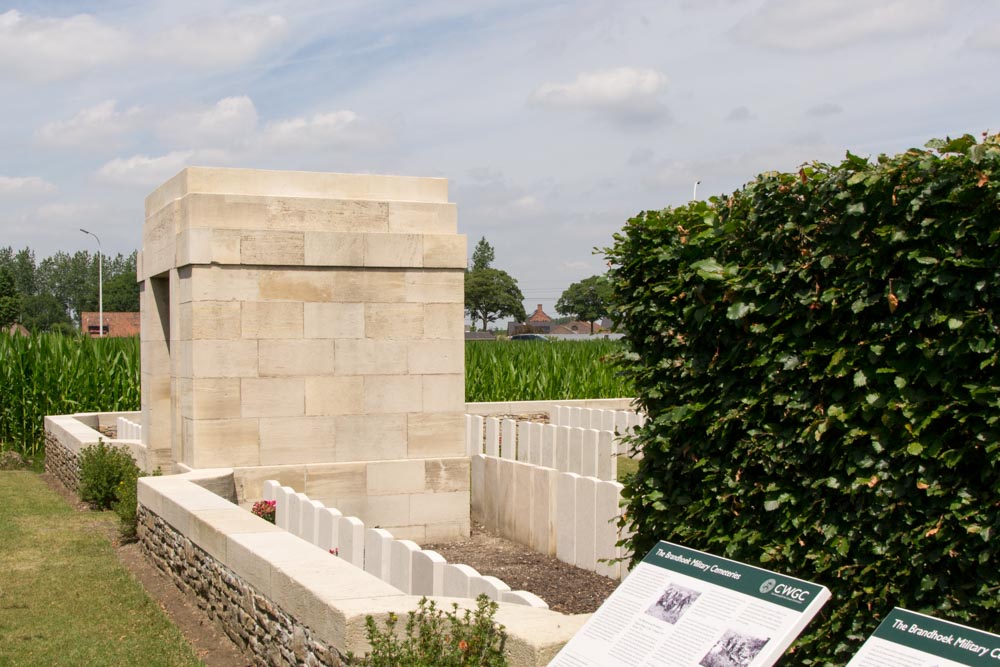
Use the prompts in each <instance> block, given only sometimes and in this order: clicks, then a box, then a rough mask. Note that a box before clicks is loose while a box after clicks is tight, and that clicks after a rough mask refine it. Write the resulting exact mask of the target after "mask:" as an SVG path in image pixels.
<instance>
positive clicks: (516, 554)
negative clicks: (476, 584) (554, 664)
mask: <svg viewBox="0 0 1000 667" xmlns="http://www.w3.org/2000/svg"><path fill="white" fill-rule="evenodd" d="M421 546H422V548H424V549H433V550H434V551H437V552H438V553H439V554H441V555H442V556H444V557H445V558H446V559H447V560H448V562H449V563H464V564H465V565H469V566H471V567H474V568H475V569H476V570H477V571H478V572H479V573H480V574H485V575H490V576H494V577H497V578H498V579H500V580H502V581H503V582H504V583H506V584H507V585H508V586H510V587H511V589H513V590H525V591H530V592H532V593H534V594H535V595H537V596H538V597H540V598H542V599H543V600H545V601H546V602H547V603H548V604H549V608H550V609H553V610H555V611H559V612H562V613H564V614H586V613H592V612H594V611H596V610H597V608H598V607H600V606H601V603H602V602H604V600H606V599H607V598H608V596H609V595H611V593H612V592H614V590H615V588H617V587H618V583H619V582H617V581H614V580H613V579H609V578H607V577H602V576H601V575H599V574H596V573H594V572H590V571H588V570H581V569H580V568H578V567H574V566H573V565H568V564H566V563H564V562H562V561H560V560H557V559H555V558H553V557H551V556H543V555H542V554H539V553H536V552H534V551H532V550H531V549H529V548H527V547H524V546H521V545H520V544H517V543H515V542H511V541H510V540H506V539H504V538H502V537H498V536H496V535H491V534H490V533H487V532H486V530H485V529H484V528H483V527H482V526H481V525H478V524H475V523H473V524H472V536H471V537H470V538H469V539H468V540H461V541H458V542H448V543H442V544H424V545H421Z"/></svg>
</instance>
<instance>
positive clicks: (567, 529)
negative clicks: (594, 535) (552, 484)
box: [555, 472, 580, 565]
mask: <svg viewBox="0 0 1000 667" xmlns="http://www.w3.org/2000/svg"><path fill="white" fill-rule="evenodd" d="M578 479H580V476H579V475H577V474H576V473H572V472H564V473H561V474H560V475H559V476H558V478H557V482H556V485H557V486H556V489H557V490H556V522H555V523H556V558H558V559H559V560H561V561H562V562H564V563H569V564H571V565H575V564H576V481H577V480H578Z"/></svg>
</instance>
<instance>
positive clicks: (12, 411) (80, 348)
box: [0, 334, 633, 457]
mask: <svg viewBox="0 0 1000 667" xmlns="http://www.w3.org/2000/svg"><path fill="white" fill-rule="evenodd" d="M621 346H622V343H620V342H618V341H609V340H597V341H553V342H550V343H532V342H527V343H521V342H508V341H475V342H470V343H466V345H465V397H466V400H467V401H470V402H471V401H477V402H478V401H537V400H554V399H571V398H622V397H627V396H631V395H632V394H633V391H632V388H631V386H630V385H629V383H628V382H626V381H625V380H624V379H623V378H622V376H621V373H620V372H619V370H618V368H617V367H616V366H615V365H614V364H613V363H611V361H610V357H611V355H612V354H613V353H615V352H616V351H618V350H620V349H621ZM139 396H140V395H139V339H138V338H104V339H100V338H86V337H70V336H62V335H59V334H39V335H34V336H0V443H2V447H3V448H5V449H13V450H16V451H19V452H21V453H22V454H24V455H25V456H29V457H30V456H34V455H35V454H37V453H38V452H39V451H40V450H41V449H42V448H44V420H43V418H44V417H45V415H62V414H70V413H74V412H98V411H100V412H112V411H118V410H138V409H139Z"/></svg>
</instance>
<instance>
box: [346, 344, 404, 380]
mask: <svg viewBox="0 0 1000 667" xmlns="http://www.w3.org/2000/svg"><path fill="white" fill-rule="evenodd" d="M406 346H407V344H406V343H405V342H403V341H396V340H366V339H360V340H355V339H346V340H344V339H342V340H338V341H336V357H337V361H338V363H337V375H402V374H404V373H406V372H407V371H406V363H407V348H406Z"/></svg>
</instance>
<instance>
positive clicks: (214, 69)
mask: <svg viewBox="0 0 1000 667" xmlns="http://www.w3.org/2000/svg"><path fill="white" fill-rule="evenodd" d="M997 72H1000V2H996V1H995V0H808V1H806V0H655V1H649V2H647V1H644V0H634V1H633V0H617V1H616V2H607V1H605V2H598V1H591V0H566V1H550V0H534V1H530V2H526V1H523V0H482V1H468V2H458V1H456V0H443V1H439V0H429V1H427V2H418V1H414V0H410V1H409V2H406V1H403V2H395V1H388V0H385V1H383V0H363V1H362V0H344V1H340V0H287V1H282V2H276V1H258V0H199V2H190V1H189V0H170V1H159V0H147V1H143V2H125V1H121V0H118V1H115V0H111V1H108V2H100V3H96V2H95V3H90V2H70V1H64V2H60V1H50V2H45V1H37V2H29V1H24V2H17V1H15V2H5V3H3V4H2V5H0V100H2V101H0V118H2V121H3V122H2V123H0V247H2V246H13V247H14V249H15V250H18V249H21V248H24V247H30V248H31V249H33V250H34V252H35V256H36V259H38V260H40V259H41V258H43V257H47V256H49V255H52V254H54V253H56V252H58V251H66V252H71V253H72V252H75V251H77V250H89V251H91V252H93V251H95V250H96V242H95V241H94V239H93V238H92V237H89V236H86V235H84V234H83V233H81V232H80V231H79V229H80V228H81V227H82V228H86V229H88V230H90V231H92V232H94V233H95V234H97V235H98V236H99V237H100V239H101V247H102V249H103V250H104V252H106V253H110V254H115V253H119V252H120V253H129V252H131V251H132V250H134V249H136V248H137V247H138V246H139V244H140V241H141V234H142V223H143V199H144V197H145V196H146V195H147V194H148V193H149V192H151V191H152V190H153V189H155V188H156V187H157V186H158V185H159V184H161V183H162V182H163V181H165V180H167V179H168V178H170V177H171V176H173V175H174V174H175V173H177V172H178V171H180V170H181V169H183V168H184V167H185V166H188V165H200V166H233V167H247V168H261V169H296V170H311V171H332V172H355V173H377V174H403V175H410V176H436V177H445V178H447V179H448V180H449V197H450V200H451V201H453V202H455V203H456V204H457V206H458V226H459V232H460V233H462V234H467V235H468V237H469V252H470V254H471V252H472V249H473V247H474V246H475V243H476V241H477V240H478V239H480V238H481V237H485V238H486V239H487V241H489V242H490V243H491V244H492V245H493V246H494V248H495V251H496V260H495V262H494V266H496V267H497V268H500V269H503V270H506V271H508V272H509V273H510V274H511V275H512V276H514V277H515V278H516V279H517V280H518V282H519V284H520V287H521V291H522V292H523V293H524V297H525V307H526V309H527V311H528V312H529V313H530V312H531V311H532V310H534V307H535V305H536V304H542V306H543V308H544V309H545V310H546V312H548V314H549V315H552V316H555V315H556V313H555V308H554V304H555V302H556V300H557V299H558V298H559V296H560V294H561V293H562V291H563V290H565V289H566V288H567V287H568V286H569V285H570V284H571V283H573V282H576V281H579V280H581V279H583V278H586V277H588V276H591V275H594V274H597V273H601V272H603V271H604V270H605V269H606V264H605V261H604V259H603V258H602V256H601V254H600V253H599V252H598V253H596V254H595V252H594V251H595V248H597V249H600V248H604V247H606V246H608V245H610V244H611V243H612V242H613V238H612V235H613V234H614V233H615V232H617V231H619V230H621V228H622V227H623V226H624V224H625V222H626V221H627V220H628V219H629V218H630V217H632V216H634V215H636V214H637V213H639V212H641V211H643V210H658V209H662V208H665V207H668V206H679V205H683V204H685V203H686V202H688V201H689V200H690V199H691V198H692V197H693V196H694V183H695V181H700V185H699V186H698V190H697V197H698V198H699V199H700V198H707V197H708V196H711V195H722V194H728V193H730V192H732V191H734V190H737V189H739V188H740V187H741V186H742V185H743V184H744V183H746V182H748V181H750V180H752V179H753V178H754V177H755V176H756V175H757V174H759V173H761V172H763V171H769V170H793V169H796V168H797V167H798V166H799V165H800V164H802V163H805V162H810V161H813V160H819V161H825V162H835V161H839V160H840V159H842V158H843V157H844V155H845V152H846V151H848V150H849V151H851V152H853V153H856V154H859V155H863V156H870V157H872V158H874V157H876V156H877V155H879V154H880V153H887V154H893V153H898V152H900V151H903V150H906V149H907V148H910V147H913V146H922V145H923V144H924V143H925V142H926V141H927V140H929V139H931V138H935V137H944V136H957V135H961V134H964V133H971V134H975V135H979V134H980V133H981V132H984V131H990V132H991V133H992V132H997V131H1000V86H998V85H997V80H998V78H997Z"/></svg>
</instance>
